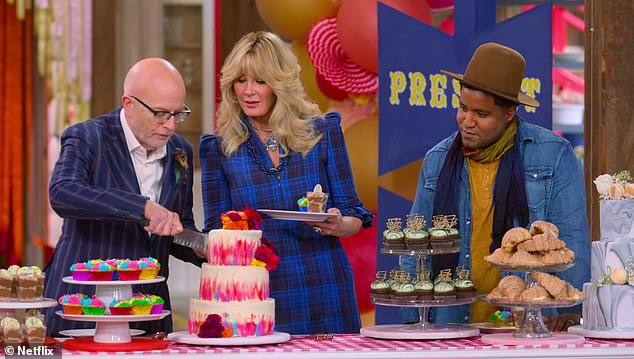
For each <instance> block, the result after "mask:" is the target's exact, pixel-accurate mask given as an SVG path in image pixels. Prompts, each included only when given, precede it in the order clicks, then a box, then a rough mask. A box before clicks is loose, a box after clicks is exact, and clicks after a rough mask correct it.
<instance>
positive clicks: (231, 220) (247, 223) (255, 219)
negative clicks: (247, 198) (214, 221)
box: [220, 206, 262, 231]
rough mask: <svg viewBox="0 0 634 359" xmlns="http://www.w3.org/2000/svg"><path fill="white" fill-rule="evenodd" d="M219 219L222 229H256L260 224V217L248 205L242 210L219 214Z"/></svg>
mask: <svg viewBox="0 0 634 359" xmlns="http://www.w3.org/2000/svg"><path fill="white" fill-rule="evenodd" d="M220 220H221V221H222V229H234V230H242V231H246V230H250V229H256V230H257V229H260V227H261V226H262V217H260V215H259V214H258V212H256V211H254V210H253V209H251V208H249V206H245V207H244V210H242V211H228V212H226V213H224V214H223V215H222V216H220Z"/></svg>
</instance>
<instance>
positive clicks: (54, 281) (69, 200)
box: [44, 108, 199, 335]
mask: <svg viewBox="0 0 634 359" xmlns="http://www.w3.org/2000/svg"><path fill="white" fill-rule="evenodd" d="M120 111H121V108H118V109H116V110H114V111H112V112H111V113H109V114H106V115H102V116H100V117H97V118H94V119H91V120H88V121H85V122H82V123H79V124H77V125H74V126H71V127H69V128H68V129H67V130H66V131H64V133H63V134H62V140H61V143H62V149H61V153H60V157H59V159H58V161H57V163H56V164H55V169H54V171H53V174H52V176H51V181H50V183H49V197H50V203H51V206H52V208H53V209H54V210H55V212H57V213H58V214H59V215H60V216H61V217H63V218H64V225H63V227H62V236H61V238H60V240H59V242H58V244H57V247H56V248H55V252H54V254H53V257H52V258H51V260H50V262H49V263H48V265H47V267H46V268H45V273H46V282H45V287H44V296H45V297H47V298H54V299H57V298H59V297H60V296H62V295H63V294H66V293H78V292H79V293H84V294H87V295H89V296H91V295H93V294H94V290H95V287H94V286H80V285H73V284H67V283H64V282H62V278H63V277H65V276H70V271H69V268H70V266H71V265H72V264H73V263H76V262H83V261H87V260H89V259H95V258H100V259H107V258H130V259H138V258H141V257H147V256H152V257H154V258H156V259H158V260H159V262H160V263H161V270H160V272H159V275H160V276H164V277H166V278H167V277H168V275H169V270H168V266H167V264H168V259H169V255H170V253H172V254H173V255H174V256H176V257H177V258H179V259H182V260H184V261H188V262H192V263H195V264H199V260H198V257H197V256H196V255H195V254H194V253H193V252H192V251H191V250H190V249H187V248H185V247H182V246H179V245H175V244H172V238H171V237H159V236H156V235H152V236H151V237H150V236H148V233H147V232H146V231H145V230H144V229H143V227H142V225H141V224H140V219H141V216H142V215H143V208H144V205H145V202H146V198H145V197H144V196H142V195H141V194H140V191H139V185H138V182H137V180H136V175H135V173H134V168H133V165H132V160H131V158H130V155H129V152H128V148H127V145H126V142H125V138H124V134H123V130H122V128H121V122H120V120H119V113H120ZM178 148H180V149H182V150H184V151H185V152H186V153H187V157H188V158H187V160H188V162H189V175H188V176H187V178H189V180H188V181H187V182H183V183H181V185H180V186H177V184H176V181H175V172H174V171H175V170H174V162H175V158H174V154H175V151H176V149H178ZM192 156H193V151H192V146H191V144H189V143H188V142H187V141H186V140H185V139H184V138H183V137H181V136H179V135H176V134H175V135H173V136H172V137H171V138H170V140H169V141H168V144H167V156H166V157H165V158H164V161H165V162H164V173H163V187H162V190H161V195H160V200H159V203H160V204H161V205H162V206H164V207H166V208H167V209H169V210H171V211H174V212H176V213H179V215H180V217H181V222H182V223H183V226H185V227H189V228H194V220H193V214H192V180H191V179H192V178H193V176H192V173H191V171H192V168H193V163H192V160H193V158H192ZM133 291H134V292H137V291H140V292H143V293H146V294H156V295H159V296H161V297H162V298H163V299H164V300H165V308H166V309H169V308H170V301H169V293H168V290H167V285H166V283H165V282H162V283H157V284H150V285H139V286H133ZM106 304H108V303H106ZM55 310H58V308H53V309H51V310H48V313H47V315H46V326H47V332H48V335H53V334H54V333H57V332H58V331H59V330H64V329H80V328H91V327H94V325H95V323H92V322H76V321H66V320H63V319H61V318H60V317H59V316H57V315H55V314H54V311H55ZM131 327H133V328H139V329H144V330H146V331H148V332H156V331H171V328H172V324H171V318H170V317H169V316H168V317H167V318H166V319H164V320H160V321H148V322H138V323H131Z"/></svg>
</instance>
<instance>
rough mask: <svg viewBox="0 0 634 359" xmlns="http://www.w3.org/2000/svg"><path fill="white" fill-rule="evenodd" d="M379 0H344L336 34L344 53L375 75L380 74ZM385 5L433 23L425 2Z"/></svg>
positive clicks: (390, 0)
mask: <svg viewBox="0 0 634 359" xmlns="http://www.w3.org/2000/svg"><path fill="white" fill-rule="evenodd" d="M377 2H378V0H345V1H343V2H342V4H341V6H340V7H339V12H338V13H337V34H338V35H339V41H340V42H341V46H342V47H343V51H344V53H345V54H346V56H348V57H349V58H350V59H351V60H352V61H354V63H356V64H357V65H359V66H361V67H362V68H364V69H365V70H367V71H370V72H372V73H375V74H376V73H377V72H378V54H379V48H378V25H377ZM381 2H382V3H384V4H386V5H388V6H391V7H393V8H395V9H396V10H399V11H401V12H403V13H405V14H407V15H409V16H412V17H414V18H416V19H418V20H420V21H422V22H424V23H426V24H431V23H432V15H431V10H430V8H429V5H427V2H426V1H424V0H418V1H414V0H381Z"/></svg>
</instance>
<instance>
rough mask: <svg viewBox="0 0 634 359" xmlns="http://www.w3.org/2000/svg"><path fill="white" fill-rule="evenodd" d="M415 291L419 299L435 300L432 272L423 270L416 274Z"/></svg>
mask: <svg viewBox="0 0 634 359" xmlns="http://www.w3.org/2000/svg"><path fill="white" fill-rule="evenodd" d="M414 292H415V293H416V299H417V300H422V301H425V300H433V299H434V283H432V282H431V279H430V273H429V271H427V270H423V271H421V272H420V273H418V274H417V275H416V281H415V282H414Z"/></svg>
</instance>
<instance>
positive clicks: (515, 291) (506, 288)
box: [497, 275, 524, 299]
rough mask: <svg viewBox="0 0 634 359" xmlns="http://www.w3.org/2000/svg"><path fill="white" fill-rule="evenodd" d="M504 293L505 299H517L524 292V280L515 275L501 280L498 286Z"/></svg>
mask: <svg viewBox="0 0 634 359" xmlns="http://www.w3.org/2000/svg"><path fill="white" fill-rule="evenodd" d="M497 287H498V288H499V289H501V290H502V292H503V293H504V297H505V298H508V299H515V298H517V297H519V295H520V294H521V293H522V291H524V280H523V279H522V278H520V277H518V276H515V275H509V276H506V277H504V278H502V279H501V280H500V283H499V284H498V286H497Z"/></svg>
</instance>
